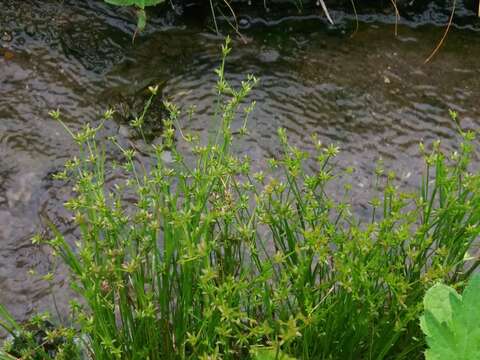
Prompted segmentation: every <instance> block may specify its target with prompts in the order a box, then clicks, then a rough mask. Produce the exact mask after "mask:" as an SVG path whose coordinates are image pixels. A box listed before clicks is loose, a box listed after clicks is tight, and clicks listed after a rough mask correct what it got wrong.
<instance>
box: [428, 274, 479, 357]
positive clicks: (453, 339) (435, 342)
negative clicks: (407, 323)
mask: <svg viewBox="0 0 480 360" xmlns="http://www.w3.org/2000/svg"><path fill="white" fill-rule="evenodd" d="M423 302H424V307H425V313H424V315H423V316H422V317H421V319H420V326H421V328H422V330H423V332H424V333H425V335H426V336H427V344H428V346H429V349H428V350H427V351H426V354H425V355H426V360H453V359H454V360H470V359H479V358H480V307H479V304H480V275H479V274H476V275H475V276H473V277H472V278H471V279H470V281H469V283H468V285H467V287H466V288H465V290H464V292H463V296H461V295H459V294H457V292H456V291H455V290H454V289H453V288H451V287H450V286H447V285H444V284H436V285H434V286H433V287H432V288H431V289H429V290H428V291H427V293H426V294H425V298H424V300H423Z"/></svg>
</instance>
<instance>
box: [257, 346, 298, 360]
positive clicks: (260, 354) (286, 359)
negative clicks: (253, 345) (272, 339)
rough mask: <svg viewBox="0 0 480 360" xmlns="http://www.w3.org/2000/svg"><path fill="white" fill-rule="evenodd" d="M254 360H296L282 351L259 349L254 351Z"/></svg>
mask: <svg viewBox="0 0 480 360" xmlns="http://www.w3.org/2000/svg"><path fill="white" fill-rule="evenodd" d="M252 352H253V360H295V359H294V358H292V357H290V356H288V355H286V354H285V353H283V352H282V351H281V350H280V349H278V348H277V349H270V348H259V349H255V350H253V351H252Z"/></svg>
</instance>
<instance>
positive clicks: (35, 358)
mask: <svg viewBox="0 0 480 360" xmlns="http://www.w3.org/2000/svg"><path fill="white" fill-rule="evenodd" d="M0 328H3V329H4V330H6V331H7V332H8V334H9V339H7V340H6V341H5V342H4V343H3V345H2V346H1V347H0V360H17V359H28V360H47V359H56V360H72V359H80V354H81V351H80V347H79V346H78V344H77V343H76V342H75V337H76V335H77V332H76V331H75V330H74V329H72V328H65V327H61V326H55V325H54V324H53V323H51V322H50V320H49V317H48V315H47V314H40V315H36V316H34V317H33V318H32V319H30V320H28V321H27V322H25V323H23V324H19V323H18V322H17V321H16V320H15V319H14V318H13V317H12V315H11V314H10V313H9V312H8V311H7V309H5V307H4V306H3V305H0Z"/></svg>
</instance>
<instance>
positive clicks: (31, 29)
mask: <svg viewBox="0 0 480 360" xmlns="http://www.w3.org/2000/svg"><path fill="white" fill-rule="evenodd" d="M36 32H37V29H36V28H35V26H34V25H33V24H30V25H27V27H26V28H25V33H26V34H27V35H28V36H34V35H35V34H36Z"/></svg>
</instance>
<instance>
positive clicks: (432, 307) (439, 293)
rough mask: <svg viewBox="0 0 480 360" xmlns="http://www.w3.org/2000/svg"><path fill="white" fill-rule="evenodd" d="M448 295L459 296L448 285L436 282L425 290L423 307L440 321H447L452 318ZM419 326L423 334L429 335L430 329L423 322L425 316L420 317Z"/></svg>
mask: <svg viewBox="0 0 480 360" xmlns="http://www.w3.org/2000/svg"><path fill="white" fill-rule="evenodd" d="M450 295H452V296H457V297H458V296H459V295H458V294H457V293H456V292H455V290H454V289H452V288H451V287H450V286H447V285H444V284H436V285H434V286H432V287H431V288H430V289H429V290H428V291H427V293H426V294H425V297H424V299H423V305H424V307H425V309H426V310H428V311H429V312H431V313H432V315H433V316H434V317H435V318H436V319H437V320H438V321H439V322H440V323H442V322H447V323H449V322H450V321H451V319H452V307H451V305H450ZM420 326H421V327H422V330H423V331H424V332H425V334H427V335H430V329H429V326H428V325H427V324H426V323H425V317H422V318H421V319H420Z"/></svg>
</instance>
